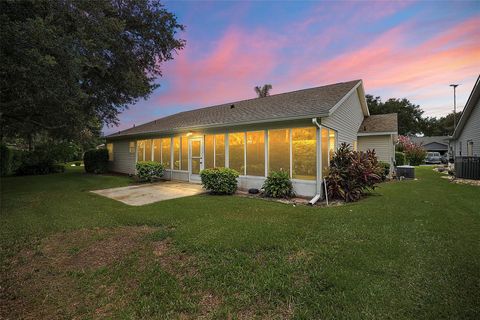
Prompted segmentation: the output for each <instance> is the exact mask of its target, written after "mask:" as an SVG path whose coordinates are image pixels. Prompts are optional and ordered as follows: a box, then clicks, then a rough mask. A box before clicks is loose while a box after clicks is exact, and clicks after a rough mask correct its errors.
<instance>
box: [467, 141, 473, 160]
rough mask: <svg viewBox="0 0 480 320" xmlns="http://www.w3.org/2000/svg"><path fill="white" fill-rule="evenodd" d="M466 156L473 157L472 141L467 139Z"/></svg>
mask: <svg viewBox="0 0 480 320" xmlns="http://www.w3.org/2000/svg"><path fill="white" fill-rule="evenodd" d="M467 156H469V157H473V141H471V140H470V141H467Z"/></svg>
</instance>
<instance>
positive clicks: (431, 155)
mask: <svg viewBox="0 0 480 320" xmlns="http://www.w3.org/2000/svg"><path fill="white" fill-rule="evenodd" d="M425 163H430V164H440V163H442V156H441V155H440V152H428V153H427V157H426V158H425Z"/></svg>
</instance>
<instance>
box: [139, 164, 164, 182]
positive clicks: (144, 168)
mask: <svg viewBox="0 0 480 320" xmlns="http://www.w3.org/2000/svg"><path fill="white" fill-rule="evenodd" d="M136 168H137V177H138V179H139V180H140V181H142V182H153V181H155V180H157V179H159V178H161V177H162V176H163V173H164V172H165V167H164V166H163V164H161V163H160V162H155V161H139V162H137V166H136Z"/></svg>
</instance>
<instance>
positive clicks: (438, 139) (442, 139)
mask: <svg viewBox="0 0 480 320" xmlns="http://www.w3.org/2000/svg"><path fill="white" fill-rule="evenodd" d="M449 139H450V137H449V136H431V137H410V140H412V142H415V143H416V144H420V145H423V146H425V145H427V144H430V143H433V142H435V143H440V144H444V145H448V140H449Z"/></svg>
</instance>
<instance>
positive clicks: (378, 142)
mask: <svg viewBox="0 0 480 320" xmlns="http://www.w3.org/2000/svg"><path fill="white" fill-rule="evenodd" d="M368 149H374V150H375V153H376V154H377V158H378V160H380V161H384V162H388V163H390V167H391V169H393V160H394V159H395V153H394V152H395V151H394V149H395V146H394V141H393V137H392V136H391V135H379V136H360V137H358V150H359V151H367V150H368Z"/></svg>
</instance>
